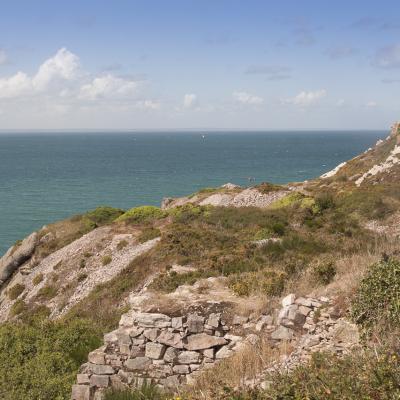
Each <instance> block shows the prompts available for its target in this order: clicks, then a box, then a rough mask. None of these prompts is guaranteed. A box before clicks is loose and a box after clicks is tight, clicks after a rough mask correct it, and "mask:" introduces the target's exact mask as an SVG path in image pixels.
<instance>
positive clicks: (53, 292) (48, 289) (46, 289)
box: [36, 285, 57, 301]
mask: <svg viewBox="0 0 400 400" xmlns="http://www.w3.org/2000/svg"><path fill="white" fill-rule="evenodd" d="M56 296H57V288H56V287H55V286H53V285H46V286H43V287H42V288H41V289H39V291H38V293H37V295H36V298H37V299H38V300H42V301H47V300H51V299H52V298H53V297H56Z"/></svg>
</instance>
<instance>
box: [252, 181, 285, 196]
mask: <svg viewBox="0 0 400 400" xmlns="http://www.w3.org/2000/svg"><path fill="white" fill-rule="evenodd" d="M256 188H257V190H258V191H259V192H261V193H264V194H268V193H271V192H276V191H278V190H282V186H280V185H275V184H274V183H269V182H263V183H260V184H259V185H257V186H256Z"/></svg>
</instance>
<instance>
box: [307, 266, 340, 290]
mask: <svg viewBox="0 0 400 400" xmlns="http://www.w3.org/2000/svg"><path fill="white" fill-rule="evenodd" d="M312 273H313V275H314V278H315V280H316V281H317V282H318V283H319V284H321V285H327V284H328V283H331V282H332V280H333V278H334V277H335V275H336V266H335V264H334V262H333V261H320V262H319V263H318V264H317V265H315V266H314V268H313V270H312Z"/></svg>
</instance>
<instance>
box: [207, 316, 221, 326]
mask: <svg viewBox="0 0 400 400" xmlns="http://www.w3.org/2000/svg"><path fill="white" fill-rule="evenodd" d="M220 321H221V314H219V313H218V314H216V313H213V314H210V316H209V317H208V319H207V325H209V326H211V327H212V328H218V327H219V323H220Z"/></svg>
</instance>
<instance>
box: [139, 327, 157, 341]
mask: <svg viewBox="0 0 400 400" xmlns="http://www.w3.org/2000/svg"><path fill="white" fill-rule="evenodd" d="M159 334H160V330H159V329H157V328H151V329H145V331H144V332H143V336H144V337H145V338H147V339H149V340H151V341H152V342H154V341H155V340H156V339H157V336H158V335H159Z"/></svg>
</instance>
